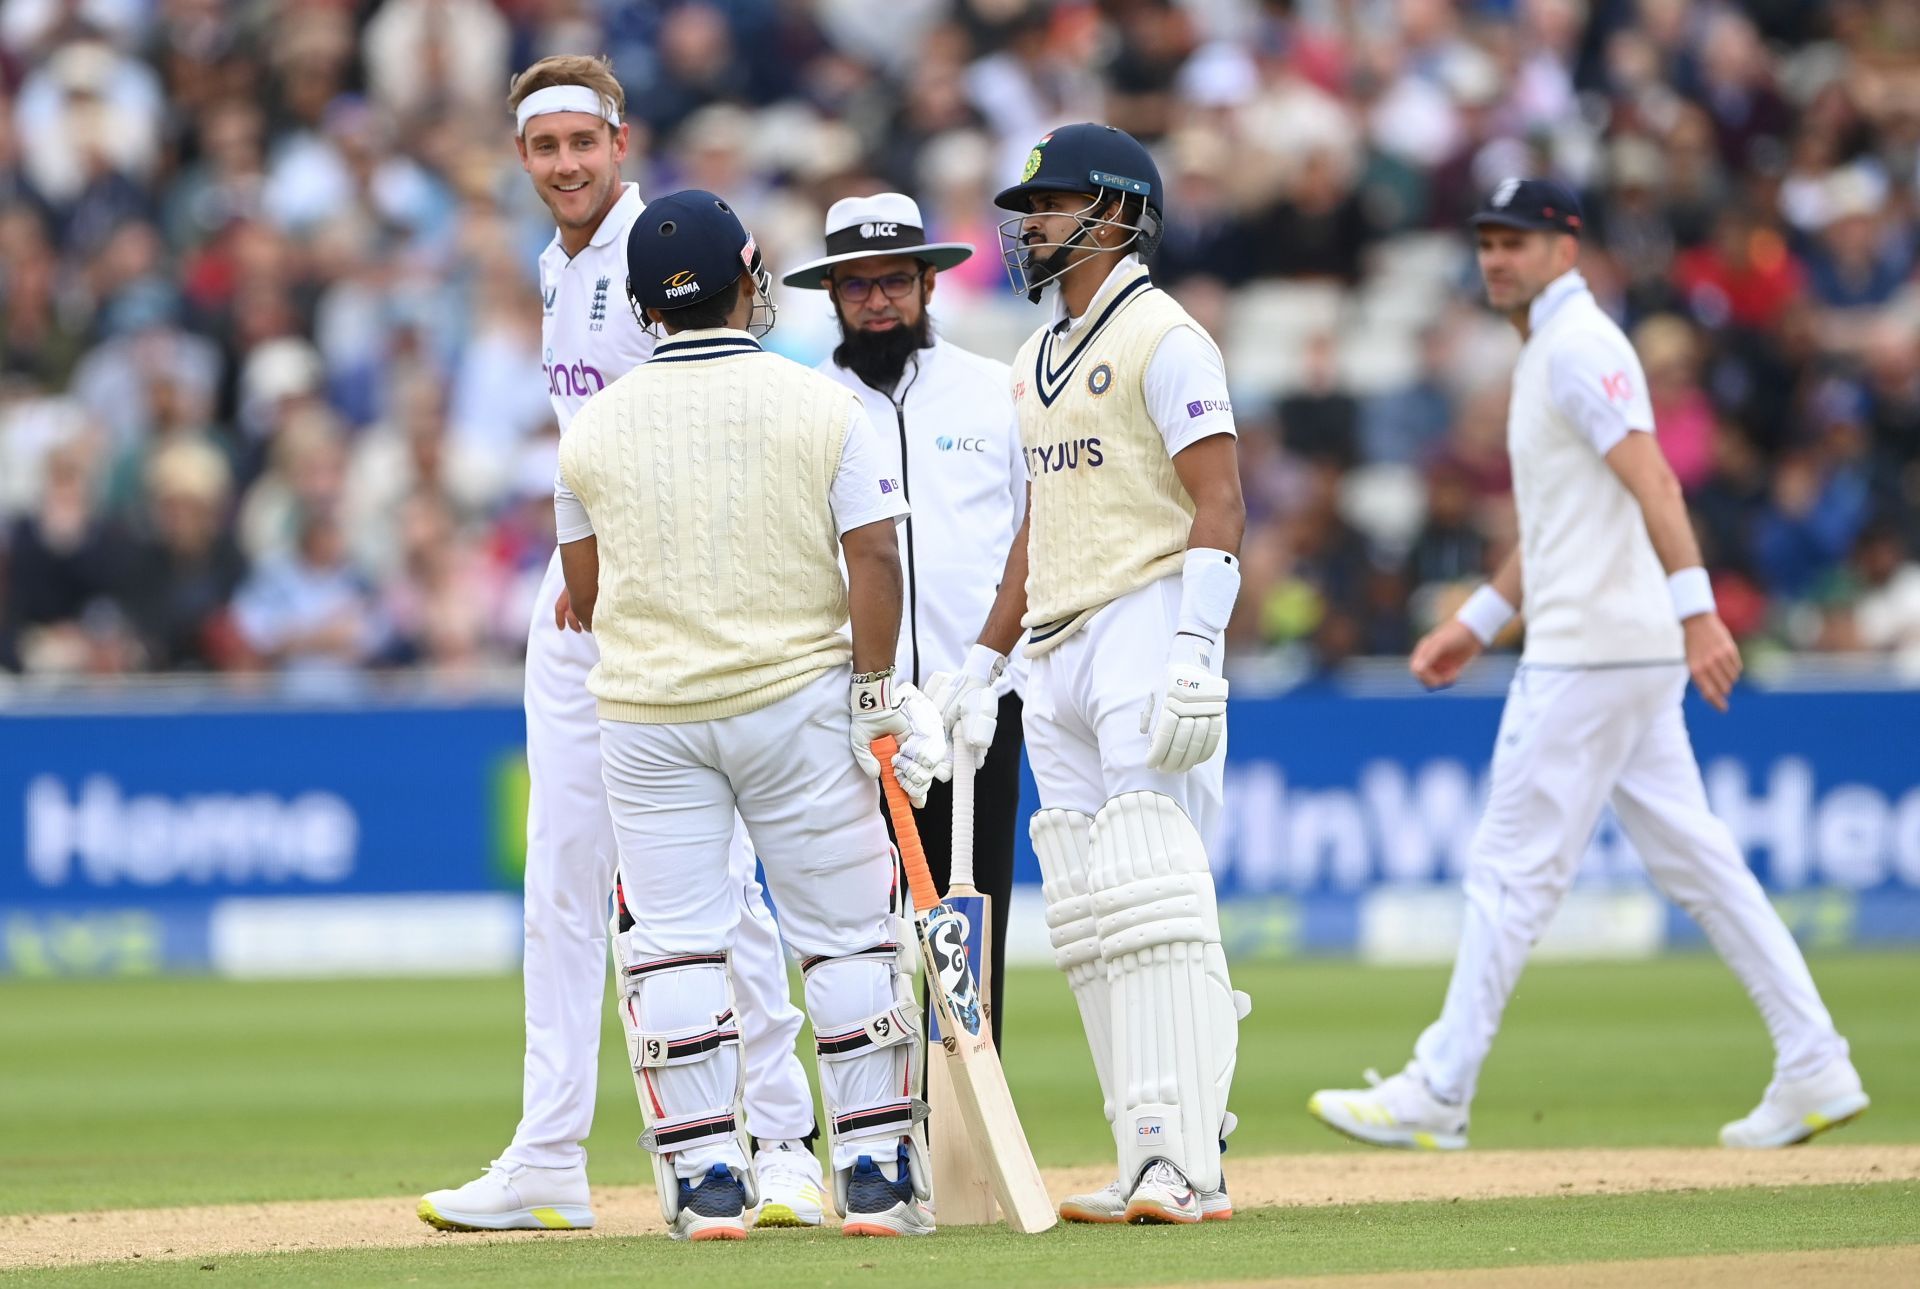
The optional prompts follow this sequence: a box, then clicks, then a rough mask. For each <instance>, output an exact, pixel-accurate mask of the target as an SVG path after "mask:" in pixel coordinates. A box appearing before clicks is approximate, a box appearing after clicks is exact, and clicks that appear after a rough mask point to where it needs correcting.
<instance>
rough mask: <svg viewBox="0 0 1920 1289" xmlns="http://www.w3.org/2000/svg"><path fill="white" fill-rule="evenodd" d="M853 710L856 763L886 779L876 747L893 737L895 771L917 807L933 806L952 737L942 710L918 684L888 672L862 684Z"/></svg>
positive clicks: (853, 696) (855, 691)
mask: <svg viewBox="0 0 1920 1289" xmlns="http://www.w3.org/2000/svg"><path fill="white" fill-rule="evenodd" d="M850 704H851V707H852V711H853V730H852V742H853V759H854V762H855V763H856V764H857V765H859V767H860V769H861V770H862V772H864V773H865V774H866V775H867V776H868V777H869V778H874V779H877V778H879V777H880V763H879V762H878V761H876V760H875V759H874V756H873V748H872V743H873V741H874V740H875V739H877V738H879V737H880V736H881V735H882V734H891V735H893V736H894V738H895V740H896V741H897V742H898V743H899V745H900V750H899V751H898V752H896V753H895V754H894V758H893V773H894V777H895V778H897V779H899V780H900V786H901V787H902V788H905V789H906V792H907V797H908V799H909V800H911V801H912V802H913V804H914V805H915V806H923V805H925V804H926V803H927V789H928V788H929V787H931V786H933V777H934V771H935V770H936V769H938V768H939V766H940V763H941V762H942V761H943V760H945V759H946V757H947V736H946V731H945V729H944V727H943V726H942V725H941V723H940V710H939V709H938V708H937V707H935V706H934V705H933V704H932V703H931V702H929V701H928V700H927V696H926V695H925V694H923V693H921V692H920V690H919V689H918V688H916V687H915V686H914V685H912V684H910V683H907V682H901V683H900V684H897V685H896V684H895V683H894V678H893V669H892V668H888V669H887V671H886V672H885V673H883V674H881V675H878V676H876V677H874V678H873V679H871V680H867V681H860V682H856V683H855V684H854V686H853V691H852V694H851V696H850Z"/></svg>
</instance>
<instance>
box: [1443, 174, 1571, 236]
mask: <svg viewBox="0 0 1920 1289" xmlns="http://www.w3.org/2000/svg"><path fill="white" fill-rule="evenodd" d="M1467 222H1468V223H1470V224H1472V225H1473V226H1474V227H1475V228H1484V227H1486V226H1488V225H1492V226H1494V227H1496V228H1526V229H1532V230H1535V231H1538V232H1545V233H1571V234H1572V235H1573V236H1575V237H1578V236H1579V235H1580V228H1581V218H1580V199H1579V198H1578V197H1576V196H1574V195H1573V190H1572V189H1570V188H1568V187H1566V186H1565V185H1564V184H1558V183H1555V182H1554V181H1553V180H1551V179H1503V180H1501V181H1500V185H1499V187H1497V188H1495V189H1494V190H1493V191H1492V192H1490V193H1488V194H1487V199H1486V200H1485V201H1484V202H1482V203H1481V204H1480V209H1479V210H1477V211H1475V212H1474V215H1473V218H1472V219H1470V220H1468V221H1467Z"/></svg>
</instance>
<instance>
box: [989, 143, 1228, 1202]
mask: <svg viewBox="0 0 1920 1289" xmlns="http://www.w3.org/2000/svg"><path fill="white" fill-rule="evenodd" d="M1162 192H1163V190H1162V187H1161V183H1160V172H1159V170H1158V168H1157V167H1156V166H1155V165H1154V163H1153V158H1152V157H1151V156H1149V155H1148V153H1147V150H1146V149H1145V148H1144V147H1142V146H1141V145H1140V143H1139V142H1138V141H1137V140H1135V139H1134V138H1133V137H1132V136H1130V135H1128V134H1126V133H1124V132H1123V131H1120V130H1117V129H1114V128H1113V127H1111V126H1105V125H1070V126H1066V127H1063V128H1061V129H1058V130H1055V131H1054V132H1053V133H1051V134H1049V135H1047V136H1046V137H1045V138H1043V139H1041V140H1040V142H1039V143H1038V144H1036V145H1035V146H1034V148H1033V151H1032V152H1031V153H1030V154H1029V155H1028V157H1027V162H1026V168H1025V171H1024V173H1023V174H1022V175H1021V176H1020V182H1019V183H1017V184H1015V185H1014V186H1013V187H1011V188H1008V189H1007V190H1006V191H1004V192H1002V193H1000V194H999V196H998V197H997V198H996V199H995V200H996V202H997V204H998V205H1000V206H1001V207H1002V208H1004V209H1007V210H1011V211H1014V212H1016V213H1015V214H1014V216H1013V218H1011V219H1008V220H1006V221H1005V222H1004V223H1002V224H1001V226H1000V229H1001V242H1002V253H1003V256H1004V258H1005V259H1006V262H1007V270H1008V273H1009V275H1010V276H1011V278H1012V280H1013V284H1014V287H1015V289H1016V290H1017V291H1019V292H1020V293H1022V294H1025V295H1027V296H1028V298H1030V299H1031V300H1033V301H1034V302H1036V303H1038V302H1039V301H1040V300H1041V299H1042V297H1043V296H1045V295H1048V294H1050V295H1051V297H1052V300H1051V304H1050V307H1049V309H1048V315H1049V316H1048V318H1047V321H1046V323H1045V324H1044V325H1043V326H1042V327H1041V328H1040V329H1039V330H1038V331H1036V332H1035V333H1034V335H1033V337H1032V338H1031V339H1030V340H1028V341H1027V343H1026V344H1025V345H1024V346H1023V347H1022V348H1021V350H1020V353H1019V356H1018V357H1016V358H1015V360H1014V363H1013V380H1014V406H1015V410H1016V412H1017V414H1018V416H1019V421H1020V438H1021V443H1022V446H1023V448H1024V450H1025V453H1026V459H1027V470H1028V474H1029V475H1030V476H1031V478H1032V498H1031V502H1030V504H1029V507H1028V511H1027V521H1026V523H1025V525H1024V526H1023V527H1022V530H1021V532H1020V535H1019V536H1018V537H1016V538H1015V540H1014V545H1013V549H1012V551H1011V552H1010V554H1009V556H1008V559H1007V565H1006V575H1005V577H1004V578H1003V579H1002V581H1001V586H1000V593H999V596H998V597H997V599H996V600H995V602H994V605H993V609H992V611H991V612H990V614H989V617H988V621H987V625H986V628H985V630H984V631H982V633H981V636H980V643H982V644H983V645H986V646H988V647H989V648H991V649H993V650H995V651H997V652H999V653H1001V654H1005V653H1007V652H1008V651H1010V650H1011V649H1012V648H1013V647H1014V645H1015V643H1016V642H1017V641H1018V639H1019V637H1020V632H1021V630H1022V628H1023V627H1025V628H1027V629H1029V630H1030V631H1031V635H1030V638H1029V640H1028V643H1027V645H1026V651H1027V655H1028V657H1029V658H1031V659H1032V662H1033V671H1032V676H1031V679H1030V681H1029V684H1028V698H1027V707H1026V711H1025V726H1026V739H1027V749H1028V753H1029V757H1030V759H1031V762H1032V765H1033V772H1034V779H1035V780H1036V782H1037V783H1038V786H1039V789H1040V801H1041V805H1042V807H1043V808H1042V809H1041V810H1040V811H1039V812H1038V813H1037V814H1035V815H1034V817H1033V821H1032V823H1031V826H1030V831H1031V834H1032V837H1033V846H1034V850H1035V852H1036V853H1037V855H1038V856H1039V859H1040V866H1041V875H1042V878H1043V887H1042V890H1043V894H1044V896H1045V899H1046V903H1047V925H1048V930H1049V932H1050V935H1051V938H1052V941H1053V947H1054V960H1055V962H1056V963H1057V964H1058V965H1059V967H1060V968H1061V970H1062V971H1064V972H1065V973H1066V975H1067V980H1068V983H1069V984H1070V985H1071V986H1072V989H1073V994H1074V998H1075V1001H1076V1002H1077V1003H1078V1004H1079V1008H1080V1017H1081V1021H1082V1023H1083V1024H1084V1025H1085V1027H1086V1031H1087V1041H1088V1045H1089V1046H1090V1047H1091V1048H1092V1050H1093V1060H1094V1067H1095V1069H1096V1070H1097V1071H1098V1072H1099V1076H1100V1086H1101V1091H1102V1094H1103V1095H1104V1096H1105V1098H1106V1113H1107V1117H1108V1119H1109V1121H1110V1122H1111V1123H1112V1125H1113V1131H1114V1138H1115V1143H1116V1146H1117V1149H1118V1155H1119V1175H1118V1176H1117V1178H1116V1179H1115V1181H1114V1182H1113V1184H1112V1185H1110V1186H1108V1187H1107V1188H1106V1189H1104V1190H1102V1191H1099V1192H1097V1193H1094V1194H1091V1195H1079V1196H1074V1197H1073V1198H1071V1199H1069V1200H1068V1201H1067V1202H1066V1203H1065V1204H1063V1205H1062V1206H1061V1208H1060V1215H1061V1216H1062V1217H1064V1218H1066V1219H1067V1220H1069V1221H1079V1222H1166V1223H1191V1222H1199V1221H1202V1220H1204V1219H1207V1218H1213V1219H1220V1218H1226V1217H1230V1216H1231V1215H1232V1205H1231V1203H1230V1201H1229V1200H1228V1198H1227V1194H1226V1187H1225V1182H1224V1179H1223V1178H1222V1176H1221V1171H1220V1149H1221V1146H1220V1142H1221V1139H1222V1138H1223V1137H1224V1136H1225V1135H1226V1133H1227V1132H1228V1131H1229V1130H1230V1128H1231V1126H1232V1116H1231V1115H1229V1114H1228V1113H1227V1091H1228V1087H1229V1085H1230V1084H1231V1082H1232V1079H1233V1066H1234V1054H1235V1050H1236V1047H1237V1044H1238V1034H1239V1021H1240V1017H1241V1016H1243V1015H1244V1014H1245V1011H1246V995H1245V994H1241V993H1236V992H1235V991H1234V989H1233V987H1232V984H1231V983H1230V981H1229V980H1228V976H1227V962H1226V957H1225V955H1224V953H1223V952H1222V951H1221V947H1220V922H1219V916H1218V912H1217V910H1216V907H1215V901H1214V891H1213V879H1212V876H1211V873H1210V871H1209V868H1208V864H1207V854H1206V849H1205V846H1204V844H1203V842H1202V840H1201V839H1202V837H1203V836H1204V835H1205V833H1206V832H1207V830H1208V828H1209V827H1210V825H1211V824H1212V822H1213V820H1214V818H1215V817H1216V815H1217V814H1218V813H1219V809H1220V802H1221V762H1222V760H1223V759H1224V758H1223V757H1222V756H1221V755H1220V751H1221V746H1222V744H1223V743H1224V742H1225V739H1226V710H1227V682H1226V681H1225V680H1224V679H1222V677H1221V674H1220V669H1221V655H1222V635H1223V633H1224V632H1225V630H1226V626H1227V619H1228V617H1229V616H1230V615H1231V613H1232V611H1233V602H1234V599H1235V597H1236V595H1237V594H1238V593H1239V589H1240V563H1239V558H1238V552H1239V548H1240V538H1241V533H1242V530H1243V528H1244V527H1245V522H1246V509H1245V505H1244V503H1243V502H1242V501H1241V497H1240V471H1239V461H1238V456H1237V451H1236V439H1235V434H1234V424H1233V410H1232V407H1231V404H1230V402H1229V400H1228V396H1227V380H1226V371H1225V367H1224V364H1223V363H1222V361H1221V358H1220V350H1219V347H1218V346H1217V345H1215V344H1214V342H1213V340H1212V338H1211V337H1210V336H1208V335H1207V333H1206V332H1205V331H1204V330H1203V329H1202V328H1201V327H1200V326H1199V324H1198V323H1196V322H1194V320H1193V319H1192V318H1190V317H1189V316H1188V315H1187V313H1186V311H1185V310H1183V309H1182V308H1181V307H1180V306H1179V305H1178V304H1177V303H1175V301H1174V300H1173V298H1172V297H1171V296H1169V295H1167V294H1166V293H1165V292H1164V291H1161V290H1159V289H1158V288H1157V287H1155V286H1154V285H1153V283H1152V281H1151V280H1150V279H1149V277H1148V274H1147V268H1146V261H1147V260H1148V259H1149V258H1150V257H1151V256H1152V254H1153V250H1154V247H1155V244H1156V243H1157V242H1158V241H1159V237H1160V226H1161V218H1162V205H1161V202H1162Z"/></svg>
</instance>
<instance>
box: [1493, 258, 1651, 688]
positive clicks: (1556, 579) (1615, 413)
mask: <svg viewBox="0 0 1920 1289" xmlns="http://www.w3.org/2000/svg"><path fill="white" fill-rule="evenodd" d="M1528 325H1529V334H1528V338H1527V342H1526V344H1525V345H1524V346H1523V347H1522V348H1521V350H1520V361H1519V365H1518V366H1516V367H1515V368H1514V373H1513V395H1512V401H1511V403H1510V404H1509V406H1508V409H1507V455H1508V457H1509V458H1510V459H1511V461H1512V462H1513V499H1514V505H1515V508H1516V509H1517V510H1518V512H1519V519H1520V565H1521V567H1520V575H1521V586H1522V593H1523V596H1522V598H1523V604H1522V609H1523V611H1524V612H1525V614H1526V617H1527V642H1526V648H1525V651H1524V653H1523V654H1522V660H1523V661H1525V662H1527V663H1531V664H1535V665H1542V666H1560V667H1606V666H1621V665H1628V664H1634V663H1654V662H1677V661H1680V660H1682V659H1683V658H1684V657H1685V656H1686V649H1685V645H1684V643H1683V641H1682V636H1681V631H1680V623H1679V621H1678V619H1676V618H1675V617H1674V612H1673V602H1672V600H1671V599H1670V598H1669V597H1668V595H1667V575H1666V570H1665V569H1663V568H1662V567H1661V566H1660V559H1659V557H1658V556H1657V555H1655V554H1654V551H1653V541H1652V539H1651V538H1649V537H1648V536H1647V525H1646V520H1645V518H1644V517H1643V516H1642V515H1641V513H1640V503H1639V502H1638V501H1636V500H1635V499H1634V496H1633V494H1632V493H1630V492H1628V491H1627V488H1626V485H1625V484H1623V483H1621V482H1620V478H1619V476H1618V475H1616V474H1614V472H1613V470H1612V468H1611V467H1610V466H1608V465H1607V463H1606V460H1605V457H1606V453H1607V452H1608V451H1609V450H1611V449H1612V448H1613V447H1614V446H1615V445H1616V444H1618V443H1619V442H1620V440H1622V439H1623V438H1625V437H1626V436H1627V435H1628V434H1630V433H1632V432H1634V431H1636V430H1639V431H1643V432H1645V433H1649V434H1651V433H1653V431H1654V424H1653V405H1652V402H1651V401H1650V399H1649V397H1648V394H1647V378H1646V374H1645V373H1644V372H1643V371H1642V370H1641V368H1640V359H1639V357H1638V356H1637V355H1636V354H1635V353H1634V352H1633V346H1632V345H1631V344H1629V343H1628V341H1627V338H1626V336H1625V335H1624V334H1622V333H1621V331H1620V328H1619V327H1618V326H1617V325H1616V324H1615V323H1614V321H1613V319H1612V318H1609V317H1608V316H1607V315H1606V313H1605V312H1604V311H1603V310H1602V309H1601V308H1600V305H1599V303H1598V301H1596V300H1595V299H1594V298H1593V292H1591V291H1589V290H1588V289H1587V283H1586V279H1584V278H1583V277H1581V276H1580V274H1579V273H1578V272H1577V271H1574V272H1568V273H1565V274H1563V275H1561V276H1560V277H1558V278H1555V279H1554V280H1553V281H1552V282H1551V283H1550V284H1548V286H1547V289H1546V290H1544V291H1542V292H1541V293H1540V295H1539V296H1538V297H1537V298H1536V299H1535V300H1534V302H1533V305H1532V307H1531V309H1530V311H1529V315H1528Z"/></svg>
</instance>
